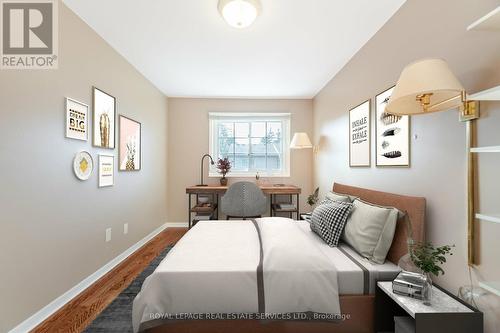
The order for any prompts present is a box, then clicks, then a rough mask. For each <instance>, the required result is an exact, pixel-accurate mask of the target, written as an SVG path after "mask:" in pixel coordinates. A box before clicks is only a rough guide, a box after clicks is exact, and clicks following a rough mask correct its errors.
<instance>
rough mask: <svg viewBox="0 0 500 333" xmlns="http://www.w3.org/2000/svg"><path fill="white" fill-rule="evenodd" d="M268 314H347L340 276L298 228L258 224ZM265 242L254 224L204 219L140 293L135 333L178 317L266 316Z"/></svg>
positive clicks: (269, 221) (277, 221) (272, 221)
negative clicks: (341, 297)
mask: <svg viewBox="0 0 500 333" xmlns="http://www.w3.org/2000/svg"><path fill="white" fill-rule="evenodd" d="M257 223H258V225H259V229H260V234H261V238H262V249H263V271H264V273H263V277H264V280H263V281H264V288H263V289H264V299H265V302H264V303H265V313H266V314H285V313H302V312H315V313H323V314H332V315H336V314H340V305H339V294H338V286H337V272H336V270H335V266H334V265H333V264H332V262H331V261H330V260H329V259H328V258H327V257H326V256H325V255H324V254H323V252H322V251H321V250H320V249H319V248H318V246H317V245H316V244H315V243H314V242H311V239H310V238H309V237H308V236H307V235H306V234H305V231H304V230H302V229H301V228H300V227H299V226H298V224H296V223H295V222H293V221H292V220H290V219H286V218H278V217H272V218H261V219H257ZM260 248H261V247H260V242H259V236H258V233H257V230H256V228H255V226H254V225H253V223H252V222H251V221H217V222H214V221H206V222H199V223H198V224H197V225H196V226H195V227H193V228H192V229H191V230H190V231H189V232H188V233H186V235H185V236H184V237H183V238H182V239H181V240H180V241H179V242H178V243H177V244H176V245H175V247H174V248H173V249H172V250H171V251H170V252H169V253H168V254H167V256H166V257H165V259H164V260H163V261H162V262H161V263H160V265H159V266H158V267H157V269H156V270H155V272H154V273H153V274H151V275H150V276H149V277H148V278H147V279H146V280H145V281H144V284H143V286H142V289H141V292H140V293H139V294H138V295H137V296H136V298H135V300H134V304H133V311H132V321H133V327H134V331H135V332H137V331H139V328H140V325H141V324H143V323H147V322H150V321H152V320H158V319H165V318H168V317H167V316H168V315H173V314H184V313H189V314H207V313H210V314H221V313H222V314H226V313H231V314H234V313H247V314H248V313H258V312H259V303H258V300H259V297H258V287H257V267H258V265H259V261H260Z"/></svg>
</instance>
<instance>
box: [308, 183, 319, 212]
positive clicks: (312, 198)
mask: <svg viewBox="0 0 500 333" xmlns="http://www.w3.org/2000/svg"><path fill="white" fill-rule="evenodd" d="M318 195H319V187H318V188H316V189H315V190H314V192H313V193H312V194H310V195H309V196H308V197H307V203H308V204H309V206H311V207H312V206H314V205H315V204H316V203H317V202H318Z"/></svg>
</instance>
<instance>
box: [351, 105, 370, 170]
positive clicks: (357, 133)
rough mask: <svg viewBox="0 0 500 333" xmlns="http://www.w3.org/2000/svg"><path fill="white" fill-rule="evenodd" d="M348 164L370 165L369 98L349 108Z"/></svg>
mask: <svg viewBox="0 0 500 333" xmlns="http://www.w3.org/2000/svg"><path fill="white" fill-rule="evenodd" d="M349 166H351V167H369V166H370V100H367V101H366V102H364V103H362V104H360V105H358V106H356V107H355V108H353V109H351V110H349Z"/></svg>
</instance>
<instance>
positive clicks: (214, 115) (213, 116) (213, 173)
mask: <svg viewBox="0 0 500 333" xmlns="http://www.w3.org/2000/svg"><path fill="white" fill-rule="evenodd" d="M236 118H241V121H252V120H262V119H263V118H265V119H266V121H269V120H273V118H274V120H280V121H281V122H282V124H283V137H282V144H283V169H282V171H281V172H280V173H268V172H264V171H259V175H260V176H261V177H265V178H283V177H290V140H291V139H290V119H291V114H290V113H269V112H261V113H256V112H252V113H248V112H209V113H208V119H209V130H208V132H209V133H208V140H209V154H210V155H211V156H213V158H214V161H215V159H216V158H217V156H216V155H217V154H216V152H215V151H214V148H215V145H216V142H215V140H216V136H214V135H213V134H214V133H215V132H216V131H217V128H216V123H217V121H219V120H227V121H235V120H236ZM215 162H216V161H215ZM255 173H256V172H255V171H249V172H233V171H230V172H229V173H228V174H227V175H226V178H234V177H239V178H250V177H255ZM208 176H209V177H217V178H220V177H221V175H220V174H219V173H218V172H217V169H216V168H215V166H210V168H209V172H208Z"/></svg>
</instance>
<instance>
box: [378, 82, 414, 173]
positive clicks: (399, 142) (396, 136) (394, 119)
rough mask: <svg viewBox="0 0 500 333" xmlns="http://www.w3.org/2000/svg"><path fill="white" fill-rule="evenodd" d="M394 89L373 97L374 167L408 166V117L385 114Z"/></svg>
mask: <svg viewBox="0 0 500 333" xmlns="http://www.w3.org/2000/svg"><path fill="white" fill-rule="evenodd" d="M393 90H394V87H392V88H389V89H387V90H385V91H383V92H381V93H380V94H378V95H377V97H375V127H376V129H375V133H376V143H375V144H376V149H375V154H376V158H375V159H376V165H377V166H378V167H384V166H394V167H409V166H410V130H411V129H410V116H399V115H394V114H390V113H386V112H385V106H386V105H387V103H388V102H389V98H390V97H391V94H392V91H393Z"/></svg>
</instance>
